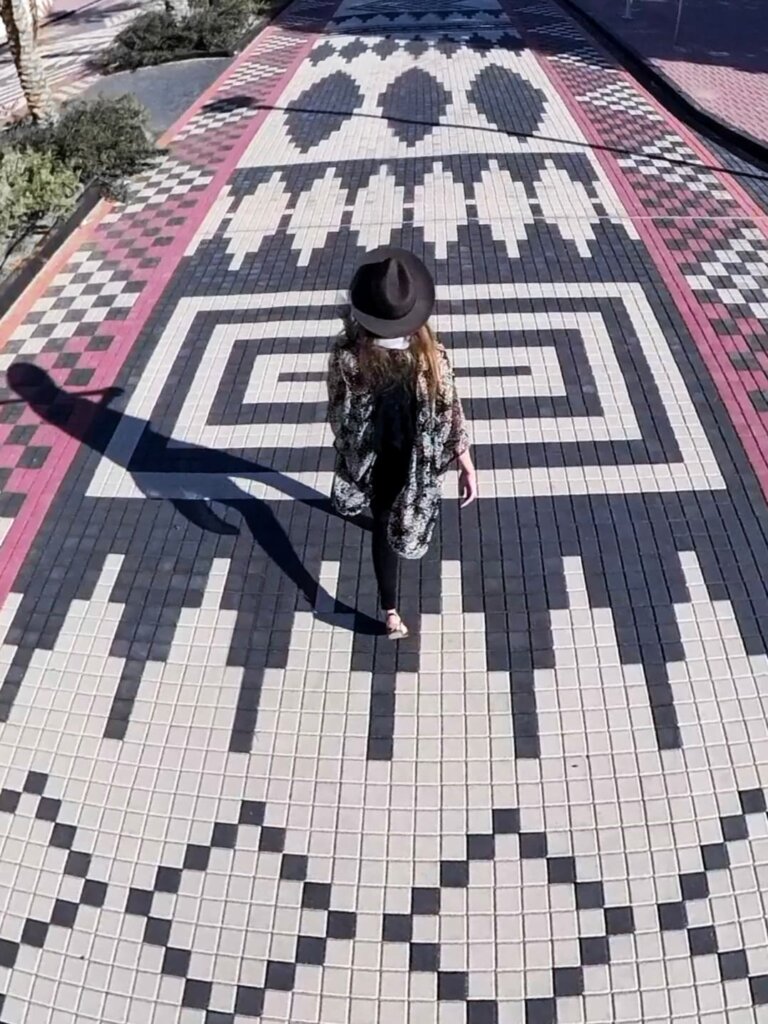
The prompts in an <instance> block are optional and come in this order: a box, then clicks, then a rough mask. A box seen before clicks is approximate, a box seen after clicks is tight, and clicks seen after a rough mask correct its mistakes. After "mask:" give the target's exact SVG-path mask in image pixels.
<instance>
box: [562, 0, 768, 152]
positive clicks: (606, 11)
mask: <svg viewBox="0 0 768 1024" xmlns="http://www.w3.org/2000/svg"><path fill="white" fill-rule="evenodd" d="M575 2H576V4H577V5H578V6H579V7H581V8H582V9H583V10H584V11H586V12H587V13H588V14H591V15H592V16H593V17H595V18H597V20H598V21H599V22H600V23H601V24H602V25H603V26H604V27H605V28H607V29H608V30H609V31H610V32H611V33H612V34H613V35H614V36H615V37H617V38H618V39H620V40H621V41H622V42H623V43H626V44H627V45H629V46H630V47H631V48H632V49H633V50H634V51H635V52H636V53H637V54H639V56H640V57H642V58H643V59H645V60H646V61H647V62H648V63H650V64H651V65H652V66H653V67H654V68H655V70H657V71H659V72H661V74H662V75H664V76H665V77H666V78H667V80H668V81H669V82H670V83H671V84H672V85H673V86H674V87H676V88H677V89H678V90H679V91H680V92H681V93H682V94H683V95H684V96H686V97H687V98H688V99H690V100H693V102H694V103H695V104H696V105H697V106H699V107H700V108H701V109H703V110H705V111H706V112H708V113H710V114H713V115H714V116H715V117H716V118H718V119H719V120H721V121H723V122H724V123H725V124H727V125H730V126H731V127H733V128H735V129H736V130H737V131H739V132H745V133H747V134H748V135H750V136H752V138H754V139H757V140H759V141H761V142H763V143H765V144H767V145H768V9H766V6H765V4H764V3H763V0H682V14H681V18H680V28H679V32H678V35H677V38H675V31H676V25H677V11H678V5H677V0H632V3H631V17H630V18H627V17H626V10H627V4H626V2H624V0H622V2H619V0H575Z"/></svg>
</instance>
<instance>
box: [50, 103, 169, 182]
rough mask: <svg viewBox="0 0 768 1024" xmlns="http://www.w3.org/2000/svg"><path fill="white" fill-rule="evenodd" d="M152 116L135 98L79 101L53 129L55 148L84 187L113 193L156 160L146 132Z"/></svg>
mask: <svg viewBox="0 0 768 1024" xmlns="http://www.w3.org/2000/svg"><path fill="white" fill-rule="evenodd" d="M147 123H148V119H147V113H146V111H145V109H144V108H143V107H142V106H141V104H140V103H139V102H138V101H137V100H136V99H135V98H134V97H133V96H118V97H117V98H116V99H108V98H106V97H99V98H98V99H95V100H80V101H78V102H76V103H72V104H71V105H69V106H67V107H65V109H64V111H63V112H62V115H61V117H60V119H59V121H58V122H57V123H56V124H55V125H54V126H53V127H52V128H51V129H49V135H50V145H51V148H52V149H53V150H54V151H55V152H56V154H57V155H58V157H59V159H60V160H61V161H62V162H64V163H67V164H69V165H70V166H72V167H73V168H74V170H75V172H76V173H77V174H78V175H79V177H80V180H81V181H82V182H83V183H84V184H87V183H90V182H97V183H99V184H100V185H101V186H103V187H104V188H105V189H106V190H108V191H114V190H115V189H116V188H117V186H118V184H119V183H120V182H121V181H122V180H123V179H125V178H129V177H131V176H132V175H134V174H138V173H139V171H142V170H144V169H145V168H146V167H148V166H149V164H150V163H151V162H152V160H153V159H154V158H155V157H156V155H157V151H156V150H155V147H154V145H153V144H152V142H151V141H150V138H149V135H148V133H147Z"/></svg>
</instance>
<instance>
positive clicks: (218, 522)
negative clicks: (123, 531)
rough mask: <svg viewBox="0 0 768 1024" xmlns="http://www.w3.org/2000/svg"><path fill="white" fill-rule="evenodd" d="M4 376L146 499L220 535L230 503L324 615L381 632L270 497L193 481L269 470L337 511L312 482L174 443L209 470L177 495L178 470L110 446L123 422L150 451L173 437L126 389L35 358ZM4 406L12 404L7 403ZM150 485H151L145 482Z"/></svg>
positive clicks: (299, 496) (229, 531) (272, 477)
mask: <svg viewBox="0 0 768 1024" xmlns="http://www.w3.org/2000/svg"><path fill="white" fill-rule="evenodd" d="M7 380H8V386H9V388H10V389H11V390H12V391H13V392H14V394H16V395H17V396H18V398H17V399H11V400H10V401H11V402H13V401H23V402H25V403H26V404H27V405H28V406H29V408H30V409H32V410H33V412H35V413H36V415H38V416H39V417H40V419H42V420H43V421H44V422H46V423H49V424H51V426H54V427H56V428H57V429H58V430H61V431H62V432H63V433H65V434H67V435H68V436H69V437H72V438H74V439H75V440H76V441H78V442H80V443H81V444H83V445H85V446H86V447H87V448H90V449H91V450H92V451H95V452H98V453H99V454H100V455H102V456H104V457H105V458H106V459H108V460H109V461H111V462H113V463H114V464H116V465H119V466H121V467H122V468H123V469H125V470H126V471H127V472H128V473H130V475H131V478H132V480H133V482H134V484H135V485H136V487H137V489H138V490H139V491H141V493H142V494H144V496H145V497H147V498H159V499H164V500H166V501H170V503H171V504H172V505H173V507H174V508H175V509H176V511H177V512H178V513H179V514H180V515H181V516H183V517H184V518H185V519H186V520H187V521H188V522H190V523H192V524H193V525H194V526H197V527H198V528H199V529H201V530H205V531H207V532H211V533H217V534H219V535H221V536H235V535H237V534H239V532H240V531H239V529H238V527H237V526H235V525H234V524H232V523H228V522H226V521H225V520H224V519H222V518H221V517H220V516H219V515H217V513H216V512H215V511H214V509H213V508H212V507H211V506H212V502H213V501H215V502H216V503H217V504H220V505H223V506H224V507H225V508H231V509H233V510H235V511H236V512H237V513H239V514H240V515H241V516H242V518H243V520H244V522H245V524H246V526H247V528H248V530H249V532H250V533H251V535H252V537H253V539H254V540H255V541H256V542H257V544H259V545H260V546H261V548H262V549H263V550H264V552H265V553H266V554H267V555H268V556H269V557H270V558H271V559H272V561H273V562H274V563H275V565H277V566H278V568H279V569H280V570H281V571H282V572H283V573H284V574H285V575H286V576H287V577H288V579H290V580H291V581H292V582H293V583H294V584H295V586H296V588H297V589H298V590H299V591H300V593H301V594H302V595H303V596H304V598H305V599H306V600H307V602H308V603H309V605H310V607H311V608H313V609H314V612H315V615H316V617H317V618H318V619H320V620H321V621H324V622H327V623H329V624H331V625H336V626H339V625H351V626H352V628H353V629H354V630H355V631H356V632H360V633H366V634H369V635H370V634H379V633H382V632H383V626H382V625H381V623H379V622H378V621H376V620H375V619H373V618H371V617H370V616H368V615H365V614H363V613H361V612H358V611H356V610H355V609H354V608H351V607H349V606H346V605H344V604H342V603H340V602H338V601H336V599H335V598H334V597H332V596H331V595H330V594H328V593H327V592H326V591H325V590H324V588H323V587H322V586H321V585H320V584H319V583H318V582H317V581H316V580H315V579H313V577H312V575H311V574H310V573H309V571H308V570H307V569H306V567H305V566H304V564H303V563H302V561H301V560H300V559H299V557H298V555H297V554H296V551H295V549H294V547H293V545H292V543H291V540H290V538H289V536H288V534H287V533H286V532H285V530H284V529H283V527H282V526H281V524H280V522H279V521H278V519H277V516H276V515H275V513H274V512H273V511H272V508H271V507H270V504H269V502H267V501H263V500H261V499H259V498H254V497H253V496H252V495H250V494H248V493H247V492H246V491H244V490H242V489H241V488H239V487H238V485H237V484H236V483H235V482H234V481H230V484H231V491H230V493H229V494H228V495H227V497H225V498H219V497H216V498H215V499H208V498H206V497H205V494H204V493H200V489H199V488H196V487H195V477H196V478H198V479H199V477H200V476H203V477H206V478H209V479H215V478H220V477H222V476H224V477H233V476H239V477H255V476H257V475H261V474H269V483H270V486H272V487H274V488H275V489H277V490H280V491H282V492H283V493H285V494H288V495H289V496H290V497H291V498H293V499H294V500H301V501H304V502H305V503H307V504H309V505H311V506H312V507H314V508H320V509H322V510H323V511H325V512H327V513H328V514H333V515H335V513H334V512H333V510H332V508H331V504H330V501H329V499H328V498H327V497H325V496H324V495H323V494H321V493H320V492H319V491H312V490H311V489H310V488H307V487H303V486H302V487H299V485H297V484H296V482H295V481H293V480H291V479H290V478H288V477H284V476H282V474H280V473H277V472H275V471H274V470H272V469H270V467H268V466H262V465H259V464H258V463H254V462H251V461H249V460H248V459H244V458H241V457H239V456H236V455H230V454H228V453H227V452H221V451H215V450H213V449H209V448H203V447H202V446H199V445H187V444H181V443H179V442H174V448H173V451H174V453H179V455H180V456H183V455H187V456H190V455H191V456H193V457H195V458H196V459H197V460H198V461H199V462H200V464H201V465H202V466H204V472H203V473H202V474H195V475H194V477H191V478H190V486H189V493H188V495H185V496H184V497H181V498H180V497H178V488H177V487H174V489H173V492H171V490H170V489H169V488H168V489H164V487H163V474H164V472H166V473H169V472H170V473H173V475H174V477H176V479H178V470H176V469H175V467H172V466H169V465H165V466H164V465H161V466H160V467H155V468H154V470H153V472H152V473H142V472H140V471H136V470H135V469H133V468H132V466H131V456H132V454H133V447H131V451H130V452H129V453H127V455H126V454H123V455H122V456H121V453H120V451H119V446H118V448H117V450H112V449H111V448H110V441H111V440H112V437H113V436H114V434H115V431H116V430H117V428H118V426H121V425H122V426H125V425H126V424H127V425H129V426H130V428H131V434H132V436H133V437H135V438H137V439H138V438H141V441H142V444H147V445H149V446H150V447H151V448H152V450H153V451H160V452H164V451H166V448H167V445H168V441H169V438H167V437H164V436H163V435H162V434H159V433H158V432H157V431H155V430H153V428H152V426H151V424H149V423H148V422H147V421H146V420H142V419H139V418H138V417H136V416H130V415H127V414H125V413H122V412H119V411H118V410H116V409H113V408H111V403H112V402H113V401H114V400H115V399H117V398H119V397H120V396H121V395H122V394H123V391H122V389H121V388H114V387H112V388H102V389H100V390H94V391H81V392H76V393H73V392H68V391H65V390H64V389H63V388H60V387H59V386H58V385H57V384H56V382H55V381H54V380H53V379H52V378H51V377H50V376H49V375H48V374H47V373H46V372H45V370H43V369H42V368H41V367H39V366H35V365H34V364H32V363H23V362H21V363H14V364H13V365H12V366H10V367H9V368H8V371H7ZM0 404H3V405H4V404H8V402H2V403H0ZM148 479H149V480H151V483H149V484H148V483H147V480H148Z"/></svg>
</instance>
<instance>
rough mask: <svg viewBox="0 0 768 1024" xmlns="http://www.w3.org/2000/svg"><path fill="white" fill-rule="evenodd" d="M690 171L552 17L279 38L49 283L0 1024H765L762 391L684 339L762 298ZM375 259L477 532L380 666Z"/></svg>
mask: <svg viewBox="0 0 768 1024" xmlns="http://www.w3.org/2000/svg"><path fill="white" fill-rule="evenodd" d="M321 29H322V31H321ZM718 161H719V158H718V159H717V160H716V159H715V158H714V157H713V156H712V154H710V153H709V152H708V151H706V150H705V149H704V148H702V147H701V146H700V145H699V143H698V142H697V141H696V140H695V139H692V138H690V137H689V136H688V135H686V134H685V133H684V131H683V130H682V129H681V128H680V127H679V126H678V125H676V124H675V123H674V121H672V120H671V119H670V118H669V117H667V116H666V115H665V114H664V113H663V112H662V111H661V110H660V109H658V108H656V107H655V106H654V105H653V103H652V102H651V101H649V100H648V98H647V97H646V96H645V95H644V94H643V93H642V91H641V90H639V89H637V88H635V87H634V86H633V85H632V83H631V82H630V80H629V79H628V78H627V77H626V76H625V75H623V74H621V73H620V72H619V71H618V70H617V69H615V68H614V67H613V66H612V63H611V61H610V60H609V58H608V57H607V56H606V55H604V54H601V53H599V52H598V51H597V50H595V49H594V47H593V46H592V44H591V43H590V41H589V40H587V39H585V38H584V37H583V35H582V33H581V32H580V30H579V29H578V27H577V26H575V25H574V24H573V23H571V22H569V21H567V20H565V19H563V18H562V17H561V16H560V15H559V14H558V13H557V11H556V9H555V8H553V7H552V6H551V5H550V4H549V3H544V2H534V3H531V4H526V3H525V2H524V0H521V2H520V3H518V4H511V3H510V4H509V5H508V7H507V9H506V10H505V9H502V8H501V6H500V5H499V3H498V2H497V0H412V2H411V3H410V4H409V5H408V9H407V10H405V9H404V8H403V6H402V4H401V3H399V2H398V0H376V2H372V0H342V3H341V4H340V5H339V7H338V9H335V10H334V9H333V8H332V7H331V5H328V6H327V7H320V6H319V5H311V4H309V3H299V4H294V5H292V6H291V7H289V8H287V9H286V10H285V11H284V12H283V13H282V14H281V15H280V16H279V18H278V20H277V22H276V24H275V25H274V26H272V27H270V28H269V29H268V30H267V31H266V32H265V33H264V34H263V35H262V36H261V37H260V38H259V39H258V40H256V41H255V42H254V43H253V45H252V46H251V47H250V48H249V49H248V50H247V52H246V53H245V54H244V55H243V56H242V57H241V58H240V59H238V60H237V61H235V62H234V64H233V66H232V67H231V69H230V70H229V72H228V73H227V74H226V75H225V76H224V78H223V79H222V80H221V82H220V83H219V84H218V85H217V86H216V87H215V88H214V89H213V90H212V91H211V94H210V95H208V96H206V97H205V98H203V99H202V100H201V102H200V103H199V104H198V105H197V106H196V107H195V108H194V110H193V111H192V113H191V115H190V116H189V117H188V118H187V119H186V121H185V123H184V124H183V125H182V127H181V128H180V129H179V131H178V133H177V136H176V138H175V139H174V140H172V141H171V143H170V144H169V149H168V153H167V154H166V155H165V156H164V157H163V158H162V160H160V161H159V162H158V164H157V165H156V166H155V167H154V168H152V169H150V170H149V171H148V173H147V174H146V175H144V176H143V177H142V178H141V179H140V180H139V181H138V182H137V183H136V184H135V187H134V188H133V189H132V194H131V195H130V196H129V198H128V200H127V201H126V203H124V204H123V205H122V206H120V207H114V208H112V209H111V210H110V211H109V212H108V213H107V215H106V216H100V218H99V219H97V223H96V224H95V226H94V227H93V228H92V229H88V230H87V231H86V232H84V233H83V235H82V236H81V237H80V238H79V239H78V241H77V242H76V244H75V245H74V247H73V248H74V251H73V253H72V254H70V255H68V256H66V258H63V265H62V267H61V268H60V270H59V271H58V273H57V274H56V275H55V276H54V278H53V280H51V281H49V282H48V283H47V284H46V286H45V289H44V290H43V291H42V294H40V293H39V294H37V295H36V296H35V300H34V302H32V303H31V305H30V308H28V309H27V310H26V316H23V317H22V318H21V320H20V322H18V323H16V321H13V323H12V324H11V331H9V333H10V334H11V335H12V340H11V341H10V344H9V347H8V348H7V349H5V350H4V351H3V353H2V354H1V355H0V368H2V369H6V368H7V367H8V366H9V365H11V364H14V363H15V364H17V365H16V370H15V372H14V373H13V374H11V375H10V378H11V383H14V386H15V388H16V393H12V392H11V391H10V388H8V389H7V390H6V391H5V392H4V394H3V396H2V399H0V401H7V402H8V404H3V405H1V406H0V442H1V444H0V460H2V461H0V491H1V496H0V543H2V560H0V748H2V749H1V750H0V754H1V755H2V756H0V765H2V767H0V822H1V823H2V830H3V848H2V857H3V866H4V871H5V874H6V876H7V877H5V876H4V879H3V882H2V884H3V887H4V888H3V910H2V913H0V993H1V995H0V1002H1V1003H2V1009H1V1010H0V1016H2V1020H3V1021H4V1022H5V1024H22V1022H26V1021H29V1020H32V1019H34V1020H37V1019H38V1018H39V1019H40V1020H47V1019H50V1020H51V1021H53V1019H54V1016H56V1020H57V1024H59V1019H60V1020H61V1022H62V1024H64V1022H66V1024H72V1021H75V1020H77V1021H81V1020H82V1021H85V1020H98V1021H104V1022H105V1024H117V1022H118V1021H121V1022H131V1024H135V1022H139V1021H141V1022H144V1021H148V1020H152V1019H155V1020H156V1019H158V1015H161V1016H162V1017H163V1019H164V1020H165V1019H166V1018H167V1019H168V1021H169V1022H173V1024H203V1022H204V1024H244V1022H245V1021H253V1020H257V1019H263V1020H265V1021H266V1020H269V1021H273V1022H275V1024H277V1022H283V1024H284V1022H287V1021H290V1022H292V1024H293V1022H306V1024H310V1022H313V1024H317V1022H320V1021H322V1022H323V1024H333V1022H339V1024H340V1022H342V1021H344V1022H356V1024H359V1022H363V1021H365V1022H367V1021H375V1020H390V1019H391V1020H396V1021H400V1020H407V1019H412V1018H413V1019H415V1018H416V1017H417V1016H418V1017H419V1019H421V1017H424V1019H425V1021H427V1020H429V1021H430V1022H435V1024H437V1022H439V1024H459V1022H461V1024H466V1022H469V1024H501V1022H503V1021H507V1020H510V1021H511V1020H515V1021H517V1020H520V1021H523V1020H525V1021H526V1024H554V1022H555V1021H557V1022H565V1021H569V1020H573V1021H576V1020H579V1021H583V1022H584V1024H607V1022H608V1021H616V1020H623V1021H638V1020H643V1021H646V1020H647V1021H665V1022H666V1021H668V1022H672V1021H674V1022H675V1024H678V1022H679V1021H680V1020H702V1021H705V1020H708V1019H709V1021H711V1024H714V1022H715V1021H718V1022H721V1021H723V1020H727V1021H729V1024H730V1022H731V1021H733V1022H734V1024H735V1022H737V1021H738V1022H739V1024H742V1022H747V1021H748V1022H749V1024H756V1022H757V1021H758V1020H759V1014H761V1013H763V1012H764V1005H765V1004H766V1000H767V998H768V993H767V992H766V989H767V988H768V982H766V977H768V960H767V959H766V952H765V950H766V948H768V932H766V924H765V922H766V919H767V914H766V906H768V897H767V896H766V884H765V878H764V864H765V862H766V853H765V836H766V834H768V814H767V813H766V798H765V793H766V765H767V764H768V746H767V745H766V729H765V710H764V691H765V680H766V674H767V673H768V587H767V586H766V582H765V574H764V564H765V563H766V562H768V505H767V504H766V500H765V496H764V494H763V491H762V490H761V480H763V479H764V477H761V473H762V471H763V468H764V460H763V457H762V454H761V450H760V438H761V437H762V435H761V434H760V430H761V429H763V428H762V426H761V416H762V414H761V413H760V412H759V411H758V410H759V400H758V399H757V398H756V396H755V395H754V394H753V395H752V397H751V398H750V397H749V394H748V392H749V391H751V392H755V391H757V390H760V389H761V388H764V385H763V384H762V383H761V381H760V378H759V374H760V372H761V370H760V369H759V368H760V367H761V366H762V365H763V362H762V360H763V354H764V353H763V352H762V348H761V346H760V344H759V335H758V334H756V333H755V334H753V335H751V336H750V337H751V339H752V340H751V347H749V346H747V345H746V344H745V343H744V342H743V340H742V341H738V342H734V343H733V344H732V343H731V340H729V335H728V334H726V333H719V334H718V333H717V332H716V326H717V322H718V319H723V318H724V317H725V316H726V314H727V315H728V316H729V317H731V318H733V320H734V321H735V322H737V323H738V325H739V330H742V329H743V328H744V325H745V324H746V323H747V321H748V320H749V319H751V320H754V321H755V322H761V323H762V308H761V302H762V298H761V295H762V291H761V290H762V289H764V288H765V286H766V283H767V282H766V281H765V272H764V269H763V268H762V267H761V260H762V249H761V239H760V237H759V236H758V235H757V231H758V229H759V228H760V226H761V225H760V223H759V218H758V217H757V216H756V215H754V207H753V204H752V203H751V201H750V200H747V199H745V198H744V197H742V196H741V193H740V191H739V189H738V188H736V187H734V185H733V182H732V181H731V180H730V178H729V177H728V176H727V175H725V174H724V173H723V172H722V171H721V170H720V169H719V165H718ZM380 242H390V243H394V244H403V245H406V246H408V247H410V248H412V249H413V250H415V251H417V252H418V253H419V254H421V255H422V256H423V257H424V259H425V260H426V262H427V263H428V264H429V266H430V267H431V269H432V271H433V273H434V276H435V279H436V307H435V315H434V325H435V327H436V328H437V330H438V331H439V333H440V335H441V337H442V338H443V340H444V342H445V344H446V346H447V347H448V348H449V349H450V351H451V356H452V360H453V363H454V366H455V368H456V378H457V387H458V389H459V391H460V394H461V397H462V400H463V403H464V407H465V412H466V416H467V421H468V426H469V429H470V433H471V436H472V440H473V452H474V457H475V461H476V465H477V476H478V486H479V498H478V501H477V502H476V503H475V504H474V505H473V506H472V508H471V509H468V510H465V511H463V512H460V511H459V509H458V503H457V502H456V500H455V498H456V494H455V478H454V477H453V474H452V473H451V474H449V475H448V477H447V479H446V485H445V501H444V502H443V504H442V509H441V517H440V522H439V527H438V528H437V530H436V534H435V539H434V543H433V545H432V546H431V547H430V550H429V551H428V552H427V554H426V555H425V557H424V559H423V560H421V561H417V562H414V561H406V562H403V564H402V566H401V595H402V605H403V614H404V617H405V618H406V619H407V621H408V622H409V625H410V626H411V634H410V636H409V637H408V639H407V640H405V641H403V642H402V643H401V644H389V643H387V642H386V640H385V639H384V638H383V637H382V635H381V625H380V621H379V619H378V617H377V616H378V610H377V601H376V593H375V582H374V579H373V574H372V572H371V570H370V562H369V557H370V556H369V536H368V532H367V527H368V525H369V524H368V522H367V520H366V519H365V517H363V518H361V519H360V520H356V521H354V522H349V521H346V520H342V519H341V518H340V517H338V516H337V515H335V514H334V513H333V510H332V509H331V507H330V505H329V502H328V494H329V490H330V482H331V474H332V471H333V465H334V452H333V447H332V438H331V437H330V436H329V430H328V426H327V423H326V406H325V403H326V395H325V381H324V374H325V368H326V361H327V353H328V348H329V346H330V344H332V341H333V339H334V337H335V336H336V334H337V332H338V329H339V312H340V306H342V305H343V302H344V300H345V287H346V284H347V282H348V280H349V276H350V273H351V269H352V267H353V266H354V265H355V263H356V262H357V261H358V260H359V258H360V255H361V252H362V251H363V250H365V249H366V248H370V247H372V246H373V245H375V244H378V243H380ZM716 306H719V307H722V308H719V311H718V313H717V317H715V316H714V313H713V310H714V308H715V307H716ZM710 314H712V315H710ZM720 326H721V327H722V325H720ZM729 330H730V327H729ZM750 361H751V363H750ZM31 363H32V364H36V367H37V369H36V370H31V369H30V367H29V365H27V367H26V369H24V367H23V365H22V366H21V367H20V366H19V365H18V364H31ZM748 363H750V365H747V364H748ZM40 370H42V371H44V372H45V373H47V374H48V376H49V378H50V380H51V381H52V384H51V385H50V387H49V388H48V393H47V396H46V397H44V398H41V397H40V395H39V394H37V395H36V394H35V393H30V392H29V391H28V390H25V388H24V386H23V378H24V377H25V376H26V378H27V379H28V380H30V379H33V377H32V375H33V374H34V375H35V379H37V380H39V379H40ZM3 383H4V382H3ZM738 389H741V390H738ZM83 390H85V392H86V393H82V392H83ZM737 397H738V398H739V401H741V402H742V404H741V405H740V406H738V409H739V410H740V414H739V415H736V414H735V413H734V408H737V406H736V404H735V403H736V398H737ZM742 400H743V401H742ZM750 436H751V438H752V444H751V446H750V444H749V443H748V441H749V437H750ZM3 538H4V539H3ZM6 869H7V870H6Z"/></svg>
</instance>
